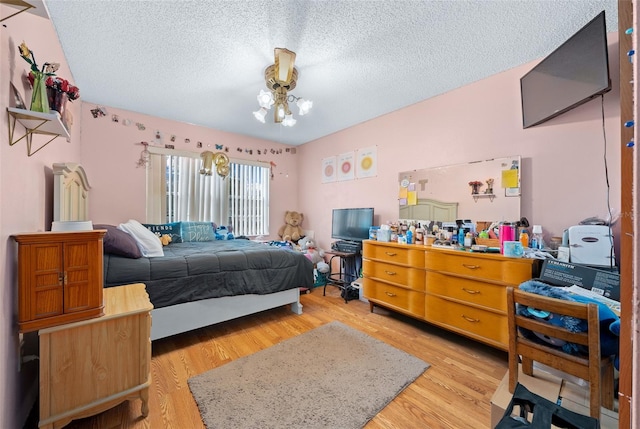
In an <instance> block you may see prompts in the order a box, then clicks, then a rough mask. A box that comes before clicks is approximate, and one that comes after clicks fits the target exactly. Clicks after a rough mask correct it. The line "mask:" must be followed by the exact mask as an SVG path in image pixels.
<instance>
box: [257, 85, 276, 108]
mask: <svg viewBox="0 0 640 429" xmlns="http://www.w3.org/2000/svg"><path fill="white" fill-rule="evenodd" d="M273 103H274V101H273V94H271V92H269V91H265V90H263V89H261V90H260V94H258V104H259V105H260V107H264V108H265V109H271V106H273Z"/></svg>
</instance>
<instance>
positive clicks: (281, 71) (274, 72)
mask: <svg viewBox="0 0 640 429" xmlns="http://www.w3.org/2000/svg"><path fill="white" fill-rule="evenodd" d="M274 58H275V60H274V64H271V65H270V66H269V67H267V68H266V69H265V71H264V80H265V83H266V85H267V88H268V89H269V91H265V90H261V91H260V94H258V104H259V105H260V109H258V110H257V111H255V112H253V115H254V116H255V117H256V119H258V120H259V121H260V122H262V123H264V122H265V116H266V115H267V110H269V109H271V106H273V105H275V110H274V114H273V120H274V122H275V123H277V124H282V125H283V126H285V127H292V126H293V125H295V123H296V122H297V121H296V120H295V119H294V118H293V115H292V114H291V110H290V109H289V102H294V101H295V102H296V105H297V106H298V108H299V109H300V111H299V114H300V116H303V115H305V114H307V113H309V111H310V110H311V107H312V106H313V102H312V101H309V100H305V99H303V98H300V97H296V96H294V95H291V94H289V91H291V90H293V89H294V88H295V87H296V83H297V81H298V70H297V69H296V68H295V67H294V63H295V60H296V53H295V52H293V51H290V50H288V49H285V48H275V49H274Z"/></svg>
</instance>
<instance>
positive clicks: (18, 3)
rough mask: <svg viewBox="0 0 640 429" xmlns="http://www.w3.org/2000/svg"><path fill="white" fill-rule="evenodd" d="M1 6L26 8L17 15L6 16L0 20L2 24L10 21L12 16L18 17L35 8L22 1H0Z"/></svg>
mask: <svg viewBox="0 0 640 429" xmlns="http://www.w3.org/2000/svg"><path fill="white" fill-rule="evenodd" d="M0 4H8V5H9V6H13V7H22V8H24V9H22V10H19V11H18V12H16V13H12V14H11V15H9V16H5V17H4V18H2V19H0V22H2V21H4V20H5V19H9V18H11V17H12V16H16V15H17V14H19V13H22V12H25V11H27V10H29V9H33V8H34V7H35V6H33V5H30V4H29V3H27V2H26V1H22V0H0Z"/></svg>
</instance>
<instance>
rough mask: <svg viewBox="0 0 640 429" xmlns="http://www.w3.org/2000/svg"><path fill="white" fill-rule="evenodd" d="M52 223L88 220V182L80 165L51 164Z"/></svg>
mask: <svg viewBox="0 0 640 429" xmlns="http://www.w3.org/2000/svg"><path fill="white" fill-rule="evenodd" d="M53 180H54V184H53V221H54V222H69V221H87V220H89V189H91V186H89V181H88V180H87V175H86V174H85V172H84V168H82V166H81V165H80V164H77V163H74V162H63V163H56V164H53Z"/></svg>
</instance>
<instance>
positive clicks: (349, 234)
mask: <svg viewBox="0 0 640 429" xmlns="http://www.w3.org/2000/svg"><path fill="white" fill-rule="evenodd" d="M371 226H373V208H354V209H333V215H332V218H331V238H337V239H339V240H347V241H362V240H367V239H368V238H369V228H370V227H371Z"/></svg>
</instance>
